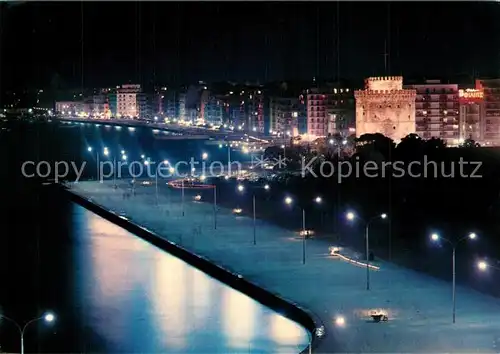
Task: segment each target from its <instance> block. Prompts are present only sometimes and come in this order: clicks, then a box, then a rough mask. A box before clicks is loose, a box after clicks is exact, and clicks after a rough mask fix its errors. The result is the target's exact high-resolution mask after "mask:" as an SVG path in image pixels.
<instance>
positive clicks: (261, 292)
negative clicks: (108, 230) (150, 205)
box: [58, 185, 322, 354]
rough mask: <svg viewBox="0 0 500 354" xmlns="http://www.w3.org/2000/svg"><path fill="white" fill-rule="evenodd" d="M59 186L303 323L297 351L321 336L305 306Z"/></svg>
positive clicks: (139, 234)
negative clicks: (305, 336) (304, 338)
mask: <svg viewBox="0 0 500 354" xmlns="http://www.w3.org/2000/svg"><path fill="white" fill-rule="evenodd" d="M58 187H59V188H60V189H61V190H62V191H63V192H64V193H67V195H68V196H69V198H70V200H71V201H73V202H75V203H77V204H79V205H81V206H83V207H84V208H86V209H88V210H89V211H91V212H93V213H95V214H97V215H99V216H101V217H103V218H105V219H106V220H108V221H110V222H112V223H114V224H116V225H118V226H120V227H122V228H124V229H125V230H127V231H129V232H131V233H133V234H134V235H136V236H137V237H140V238H142V239H144V240H145V241H147V242H149V243H151V244H153V245H155V246H157V247H158V248H160V249H162V250H164V251H165V252H168V253H169V254H171V255H173V256H175V257H177V258H179V259H181V260H183V261H185V262H186V263H188V264H189V265H191V266H193V267H195V268H197V269H198V270H200V271H202V272H203V273H205V274H207V275H209V276H211V277H213V278H214V279H216V280H218V281H220V282H222V283H223V284H225V285H227V286H229V287H231V288H233V289H235V290H237V291H239V292H241V293H243V294H245V295H247V296H250V297H251V298H252V299H254V300H256V301H258V302H259V303H261V304H262V305H264V306H266V307H268V308H270V309H272V310H273V311H275V312H276V313H278V314H280V315H283V316H284V317H286V318H288V319H290V320H292V321H294V322H296V323H298V324H299V325H301V326H302V327H304V329H305V330H306V331H307V332H308V333H309V338H311V339H312V340H311V344H310V346H311V349H310V348H309V346H307V347H306V348H304V349H303V350H302V351H300V352H299V353H300V354H306V353H312V350H313V349H314V348H315V347H317V346H318V342H319V340H320V339H319V337H317V336H316V335H314V333H315V332H316V329H317V328H321V327H322V324H321V321H320V319H316V320H314V319H313V318H314V317H315V316H314V315H312V314H310V313H309V312H308V311H307V310H306V309H303V308H301V307H300V306H299V305H297V304H293V303H290V302H289V301H287V300H284V299H283V298H281V297H280V296H278V295H277V294H273V293H272V292H270V291H268V290H266V289H264V288H262V287H260V286H257V285H255V284H253V283H252V282H250V281H248V280H246V279H245V278H244V277H243V276H241V275H239V274H236V273H234V272H232V271H230V270H228V269H225V268H224V267H221V266H219V265H217V264H215V263H214V262H212V261H210V260H209V259H207V258H205V257H203V256H200V255H197V254H195V253H193V252H190V251H188V250H186V249H185V248H183V247H182V246H181V245H179V244H177V243H175V242H173V241H170V240H167V239H165V238H163V237H161V236H160V235H158V234H157V233H155V232H154V231H152V230H149V229H147V228H145V227H143V226H140V225H138V224H136V223H134V222H133V221H131V220H129V219H126V218H124V217H122V216H120V215H118V214H117V213H115V212H113V211H112V210H109V209H107V208H105V207H104V206H103V205H100V204H98V203H96V202H94V201H92V200H90V199H89V198H86V197H83V196H81V195H79V194H77V193H75V192H73V191H71V189H69V188H67V187H66V186H62V185H58Z"/></svg>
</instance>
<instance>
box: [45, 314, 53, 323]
mask: <svg viewBox="0 0 500 354" xmlns="http://www.w3.org/2000/svg"><path fill="white" fill-rule="evenodd" d="M43 319H44V320H45V321H46V322H53V321H54V320H55V319H56V317H55V316H54V314H52V313H47V314H46V315H45V316H44V317H43Z"/></svg>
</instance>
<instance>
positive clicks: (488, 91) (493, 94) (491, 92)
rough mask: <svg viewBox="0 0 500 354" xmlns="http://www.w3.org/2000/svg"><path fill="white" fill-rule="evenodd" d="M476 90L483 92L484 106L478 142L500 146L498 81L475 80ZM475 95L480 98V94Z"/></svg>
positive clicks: (499, 89)
mask: <svg viewBox="0 0 500 354" xmlns="http://www.w3.org/2000/svg"><path fill="white" fill-rule="evenodd" d="M476 90H478V91H482V92H483V106H484V108H483V112H482V117H483V124H482V126H483V128H482V132H483V139H482V141H479V142H480V143H483V144H485V145H493V146H500V79H491V80H476ZM477 95H478V96H481V94H480V93H478V94H477ZM469 96H470V95H469Z"/></svg>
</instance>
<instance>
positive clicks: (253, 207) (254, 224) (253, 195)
mask: <svg viewBox="0 0 500 354" xmlns="http://www.w3.org/2000/svg"><path fill="white" fill-rule="evenodd" d="M257 188H259V187H257ZM260 188H264V190H266V191H268V190H270V189H271V187H269V185H268V184H265V185H264V186H263V187H260ZM236 189H237V190H238V192H240V193H243V192H244V191H245V186H244V185H242V184H239V185H238V187H236ZM256 205H257V204H256V199H255V191H254V192H253V193H252V211H253V244H254V245H256V244H257V216H256V209H257V207H256Z"/></svg>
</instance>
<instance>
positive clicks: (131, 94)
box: [116, 85, 141, 118]
mask: <svg viewBox="0 0 500 354" xmlns="http://www.w3.org/2000/svg"><path fill="white" fill-rule="evenodd" d="M140 92H141V85H122V86H121V87H119V88H117V90H116V117H119V118H137V117H138V116H139V111H140V107H139V102H138V94H139V93H140Z"/></svg>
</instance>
